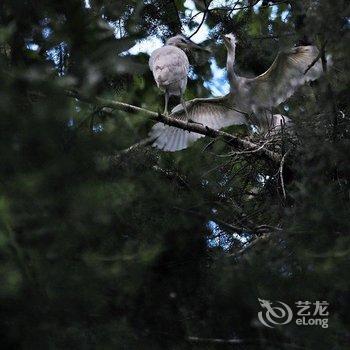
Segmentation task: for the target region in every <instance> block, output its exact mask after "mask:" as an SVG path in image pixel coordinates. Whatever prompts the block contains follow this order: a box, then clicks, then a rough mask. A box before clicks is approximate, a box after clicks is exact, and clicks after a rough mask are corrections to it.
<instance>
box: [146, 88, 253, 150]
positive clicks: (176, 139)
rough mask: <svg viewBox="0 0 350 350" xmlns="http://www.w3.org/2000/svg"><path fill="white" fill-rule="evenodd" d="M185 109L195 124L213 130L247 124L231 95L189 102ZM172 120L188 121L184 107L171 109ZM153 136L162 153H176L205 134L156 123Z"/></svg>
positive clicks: (178, 106)
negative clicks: (234, 105) (233, 102)
mask: <svg viewBox="0 0 350 350" xmlns="http://www.w3.org/2000/svg"><path fill="white" fill-rule="evenodd" d="M186 109H187V112H188V117H189V119H190V120H191V121H192V122H195V123H199V124H203V125H204V126H208V127H210V128H212V129H221V128H223V127H226V126H230V125H241V124H246V123H247V121H246V118H245V115H244V114H243V113H241V112H239V111H237V110H235V109H234V107H233V106H232V102H231V96H230V95H226V96H224V97H219V98H196V99H194V100H191V101H187V102H186ZM169 117H172V118H176V119H180V120H183V121H187V120H188V119H187V115H186V112H185V110H184V107H183V106H182V105H181V104H180V105H177V106H176V107H175V108H174V109H173V110H172V112H171V114H170V115H169ZM150 136H151V137H154V138H156V140H155V141H154V143H153V146H155V147H157V148H159V149H162V150H163V151H169V152H175V151H180V150H182V149H185V148H187V147H189V146H190V145H191V144H192V143H193V142H194V141H196V140H198V139H199V138H201V137H203V136H204V135H201V134H197V133H194V132H189V131H187V130H182V129H179V128H176V127H174V126H169V125H165V124H163V123H157V124H155V125H154V126H153V128H152V130H151V132H150Z"/></svg>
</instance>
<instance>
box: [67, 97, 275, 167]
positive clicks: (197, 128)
mask: <svg viewBox="0 0 350 350" xmlns="http://www.w3.org/2000/svg"><path fill="white" fill-rule="evenodd" d="M67 95H68V96H70V97H74V98H77V99H78V100H80V101H83V102H87V103H92V104H94V105H97V106H100V107H102V108H103V107H108V108H111V109H113V110H115V109H117V110H124V111H134V112H142V113H144V114H147V115H148V116H149V117H151V118H152V119H153V120H155V121H158V122H161V123H164V124H166V125H170V126H174V127H177V128H179V129H183V130H187V131H191V132H196V133H198V134H201V135H205V136H209V137H211V138H219V137H221V138H222V139H223V140H224V141H225V142H227V143H228V144H230V145H231V146H233V147H238V148H243V149H245V150H248V151H252V150H254V152H255V154H256V155H259V156H260V157H261V158H264V159H267V160H272V161H273V162H275V163H278V164H279V163H280V161H281V157H280V155H279V154H277V153H275V152H272V151H270V150H268V149H266V148H260V149H259V146H258V145H256V144H255V143H253V142H251V141H248V140H244V139H240V138H238V137H236V136H234V135H231V134H229V133H227V132H224V131H221V130H215V129H212V128H209V127H207V126H203V125H201V124H195V123H187V122H185V121H182V120H178V119H175V118H172V117H166V116H164V115H162V114H159V113H156V112H153V111H150V110H148V109H145V108H141V107H137V106H133V105H130V104H127V103H124V102H118V101H112V100H107V99H104V98H101V97H92V98H91V97H84V96H80V95H79V94H78V93H76V92H72V91H68V92H67Z"/></svg>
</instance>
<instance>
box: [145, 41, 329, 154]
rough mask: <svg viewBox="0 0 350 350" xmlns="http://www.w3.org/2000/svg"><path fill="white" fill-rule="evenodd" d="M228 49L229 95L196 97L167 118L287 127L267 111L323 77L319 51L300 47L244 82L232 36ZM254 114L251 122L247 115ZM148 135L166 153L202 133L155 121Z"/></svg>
mask: <svg viewBox="0 0 350 350" xmlns="http://www.w3.org/2000/svg"><path fill="white" fill-rule="evenodd" d="M223 39H224V44H225V46H226V49H227V63H226V68H227V74H228V80H229V83H230V92H229V93H228V94H227V95H226V96H223V97H219V98H196V99H194V100H191V101H187V102H186V104H185V105H178V106H176V107H175V108H174V109H173V110H172V112H171V114H170V117H173V118H177V119H180V120H184V121H186V120H187V121H188V120H189V119H190V120H191V121H194V122H196V123H200V124H203V125H205V126H208V127H210V128H214V129H220V128H223V127H227V126H230V125H239V124H254V123H255V122H257V124H258V125H259V126H260V127H262V128H265V129H266V126H269V128H271V129H274V130H277V129H279V128H280V127H281V124H287V126H290V124H291V121H290V119H289V118H287V117H285V116H281V115H273V114H272V113H271V110H272V108H273V107H276V106H277V105H279V104H280V103H282V102H283V101H285V100H286V99H288V98H289V97H290V96H292V94H293V93H294V92H295V91H296V90H297V88H298V87H300V86H301V85H303V84H304V83H306V82H308V81H311V80H315V79H317V78H319V77H320V75H321V74H322V65H321V62H320V59H319V52H318V49H317V48H316V47H315V46H299V47H294V48H292V49H289V50H286V51H282V52H280V53H279V54H278V55H277V57H276V59H275V61H274V62H273V63H272V65H271V67H270V68H269V69H268V70H267V71H266V72H265V73H263V74H261V75H259V76H258V77H256V78H244V77H240V76H238V75H237V74H236V73H235V70H234V65H235V56H236V44H237V40H236V37H235V36H234V35H233V34H228V35H224V36H223ZM252 114H254V115H255V119H251V118H250V116H251V115H252ZM150 136H151V137H154V138H155V141H154V143H153V145H154V146H155V147H157V148H159V149H162V150H164V151H171V152H174V151H178V150H181V149H185V148H187V147H188V146H189V145H190V144H191V143H193V142H194V141H196V140H197V139H199V138H200V137H203V135H200V134H196V133H190V132H188V131H185V130H182V129H178V128H176V127H173V126H168V125H164V124H162V123H157V124H155V125H154V126H153V128H152V130H151V132H150Z"/></svg>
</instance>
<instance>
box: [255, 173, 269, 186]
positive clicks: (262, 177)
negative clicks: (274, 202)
mask: <svg viewBox="0 0 350 350" xmlns="http://www.w3.org/2000/svg"><path fill="white" fill-rule="evenodd" d="M256 179H257V181H258V182H260V183H261V184H262V185H263V186H265V184H266V182H267V180H269V179H270V176H269V175H261V174H258V176H257V178H256Z"/></svg>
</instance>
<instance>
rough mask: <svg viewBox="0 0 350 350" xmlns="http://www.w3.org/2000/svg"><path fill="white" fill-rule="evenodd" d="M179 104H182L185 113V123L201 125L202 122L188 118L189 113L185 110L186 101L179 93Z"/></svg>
mask: <svg viewBox="0 0 350 350" xmlns="http://www.w3.org/2000/svg"><path fill="white" fill-rule="evenodd" d="M181 104H182V107H183V109H184V110H185V113H186V119H187V124H188V123H193V124H200V125H203V124H202V123H197V122H195V121H194V120H192V119H191V118H190V115H189V114H188V110H187V106H186V101H185V99H184V98H183V97H182V95H181Z"/></svg>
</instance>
